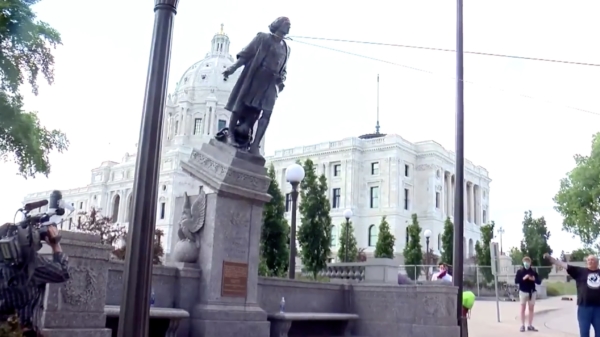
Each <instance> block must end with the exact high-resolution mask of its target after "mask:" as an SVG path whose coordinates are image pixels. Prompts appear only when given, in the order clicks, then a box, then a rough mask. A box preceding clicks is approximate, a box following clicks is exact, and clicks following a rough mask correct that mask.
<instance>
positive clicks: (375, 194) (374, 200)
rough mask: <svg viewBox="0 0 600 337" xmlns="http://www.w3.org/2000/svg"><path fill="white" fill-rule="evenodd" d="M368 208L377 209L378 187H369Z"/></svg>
mask: <svg viewBox="0 0 600 337" xmlns="http://www.w3.org/2000/svg"><path fill="white" fill-rule="evenodd" d="M370 197H371V198H370V199H371V202H370V207H371V208H379V186H373V187H371V193H370Z"/></svg>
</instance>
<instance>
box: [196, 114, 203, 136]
mask: <svg viewBox="0 0 600 337" xmlns="http://www.w3.org/2000/svg"><path fill="white" fill-rule="evenodd" d="M200 133H202V118H196V119H195V120H194V134H195V135H199V134H200Z"/></svg>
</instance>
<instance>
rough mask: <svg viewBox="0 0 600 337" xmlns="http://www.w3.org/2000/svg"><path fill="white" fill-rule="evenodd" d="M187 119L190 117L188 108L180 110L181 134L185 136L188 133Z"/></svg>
mask: <svg viewBox="0 0 600 337" xmlns="http://www.w3.org/2000/svg"><path fill="white" fill-rule="evenodd" d="M189 119H190V109H185V110H184V111H182V112H181V135H182V136H186V135H188V134H189V132H188V127H189V125H190V124H189Z"/></svg>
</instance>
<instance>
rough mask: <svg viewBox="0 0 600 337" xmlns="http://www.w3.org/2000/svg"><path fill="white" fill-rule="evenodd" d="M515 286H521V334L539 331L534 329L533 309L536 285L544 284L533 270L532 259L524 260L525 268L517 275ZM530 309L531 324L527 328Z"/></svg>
mask: <svg viewBox="0 0 600 337" xmlns="http://www.w3.org/2000/svg"><path fill="white" fill-rule="evenodd" d="M515 284H517V285H518V286H519V300H520V302H521V332H525V331H537V329H536V328H534V327H533V309H534V306H535V299H536V292H535V285H536V284H542V280H541V279H540V276H539V275H538V273H537V272H536V271H535V270H533V269H532V268H531V259H530V258H529V257H527V256H525V257H524V258H523V268H521V269H519V270H518V271H517V274H516V275H515ZM527 308H529V322H528V323H529V324H528V325H527V328H525V309H527Z"/></svg>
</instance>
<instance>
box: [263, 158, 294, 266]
mask: <svg viewBox="0 0 600 337" xmlns="http://www.w3.org/2000/svg"><path fill="white" fill-rule="evenodd" d="M268 174H269V178H271V183H270V184H269V190H268V192H267V193H269V195H271V201H269V202H268V203H266V204H265V206H264V208H263V226H262V229H261V235H260V240H261V250H260V254H261V257H262V258H263V260H264V263H265V265H266V267H267V270H268V272H267V274H266V275H262V276H283V275H284V274H285V273H286V272H287V269H288V264H289V258H290V251H289V226H288V223H287V220H286V219H285V199H284V196H283V194H282V193H281V190H280V189H279V184H278V183H277V178H276V177H275V168H274V167H273V165H271V166H270V167H269V173H268Z"/></svg>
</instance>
